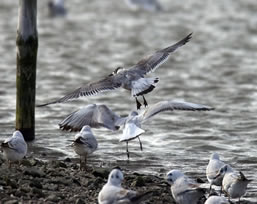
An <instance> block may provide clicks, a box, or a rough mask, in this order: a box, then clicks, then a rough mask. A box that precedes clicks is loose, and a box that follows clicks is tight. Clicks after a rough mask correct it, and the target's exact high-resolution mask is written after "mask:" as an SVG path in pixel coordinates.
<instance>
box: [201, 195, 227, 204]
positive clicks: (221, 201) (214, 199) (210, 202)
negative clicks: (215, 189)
mask: <svg viewBox="0 0 257 204" xmlns="http://www.w3.org/2000/svg"><path fill="white" fill-rule="evenodd" d="M204 204H230V203H229V202H228V200H227V199H226V198H224V197H221V196H216V195H214V196H210V197H209V198H208V199H207V200H206V201H205V203H204Z"/></svg>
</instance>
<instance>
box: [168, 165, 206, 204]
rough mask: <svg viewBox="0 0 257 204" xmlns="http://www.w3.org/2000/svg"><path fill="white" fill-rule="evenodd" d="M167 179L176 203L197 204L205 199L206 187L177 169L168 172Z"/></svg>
mask: <svg viewBox="0 0 257 204" xmlns="http://www.w3.org/2000/svg"><path fill="white" fill-rule="evenodd" d="M167 181H168V183H169V184H170V185H171V193H172V196H173V198H174V200H175V202H176V203H177V204H198V203H199V201H202V200H203V199H205V196H204V194H205V192H206V189H205V188H201V187H200V184H199V183H197V182H195V181H194V180H193V179H190V178H189V177H187V176H186V175H184V174H183V173H182V172H181V171H179V170H176V169H175V170H172V171H170V172H168V174H167Z"/></svg>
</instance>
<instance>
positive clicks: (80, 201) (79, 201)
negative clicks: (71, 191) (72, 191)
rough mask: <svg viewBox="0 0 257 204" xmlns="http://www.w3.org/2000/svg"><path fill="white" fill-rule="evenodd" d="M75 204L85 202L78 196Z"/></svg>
mask: <svg viewBox="0 0 257 204" xmlns="http://www.w3.org/2000/svg"><path fill="white" fill-rule="evenodd" d="M75 204H86V203H85V202H84V201H83V200H82V199H80V198H78V199H77V200H76V202H75Z"/></svg>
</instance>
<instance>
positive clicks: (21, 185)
mask: <svg viewBox="0 0 257 204" xmlns="http://www.w3.org/2000/svg"><path fill="white" fill-rule="evenodd" d="M34 152H37V153H36V154H35V153H34ZM45 152H47V154H46V153H45ZM58 154H60V153H58V152H54V151H52V150H49V149H47V151H46V149H44V148H43V149H37V150H36V151H35V150H34V151H33V150H32V151H30V154H29V155H28V156H27V157H26V158H25V159H23V160H22V161H21V164H18V163H16V164H13V165H12V167H11V168H8V165H7V162H6V161H4V159H3V158H2V155H1V154H0V203H1V204H2V203H3V204H16V203H17V204H18V203H31V204H32V203H60V204H61V203H75V204H83V203H85V204H93V203H94V204H95V203H97V197H98V193H99V191H100V190H101V188H102V186H103V185H104V184H105V183H106V181H107V178H108V175H109V172H110V171H111V169H112V168H114V167H115V166H112V167H100V166H99V165H95V164H94V162H90V161H89V164H88V170H87V171H82V170H80V167H79V159H78V158H68V157H66V158H64V159H58V160H56V159H55V158H56V157H55V156H57V155H58ZM58 156H61V155H58ZM121 169H122V171H123V173H124V182H123V184H122V186H123V187H124V188H128V189H133V190H136V191H139V192H146V191H149V190H151V191H153V192H154V193H153V194H152V196H151V198H150V199H148V200H147V201H145V202H144V203H145V204H150V203H154V204H167V203H169V204H174V203H175V202H174V200H173V198H172V196H171V192H170V186H169V185H168V184H167V182H166V181H165V179H164V177H165V174H166V172H163V173H159V174H158V175H150V174H140V173H137V172H133V171H131V170H127V169H125V168H123V167H121ZM196 176H197V175H196ZM201 179H203V180H206V179H205V178H204V175H203V176H202V178H201ZM241 203H243V204H248V203H249V204H250V202H248V201H247V200H245V199H244V198H243V199H242V202H241Z"/></svg>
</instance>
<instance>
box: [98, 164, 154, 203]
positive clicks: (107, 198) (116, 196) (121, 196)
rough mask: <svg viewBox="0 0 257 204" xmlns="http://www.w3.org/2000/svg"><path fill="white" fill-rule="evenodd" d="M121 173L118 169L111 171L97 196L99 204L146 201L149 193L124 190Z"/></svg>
mask: <svg viewBox="0 0 257 204" xmlns="http://www.w3.org/2000/svg"><path fill="white" fill-rule="evenodd" d="M123 179H124V177H123V173H122V172H121V170H120V169H113V170H112V171H111V173H110V174H109V177H108V181H107V183H106V184H105V185H104V186H103V188H102V190H101V191H100V193H99V195H98V203H99V204H125V203H126V204H137V203H140V202H141V201H143V200H146V199H147V198H148V197H149V195H150V194H151V192H150V191H149V192H146V193H142V194H140V193H137V192H136V191H132V190H127V189H124V188H123V187H122V186H121V183H122V181H123Z"/></svg>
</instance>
